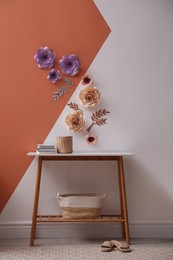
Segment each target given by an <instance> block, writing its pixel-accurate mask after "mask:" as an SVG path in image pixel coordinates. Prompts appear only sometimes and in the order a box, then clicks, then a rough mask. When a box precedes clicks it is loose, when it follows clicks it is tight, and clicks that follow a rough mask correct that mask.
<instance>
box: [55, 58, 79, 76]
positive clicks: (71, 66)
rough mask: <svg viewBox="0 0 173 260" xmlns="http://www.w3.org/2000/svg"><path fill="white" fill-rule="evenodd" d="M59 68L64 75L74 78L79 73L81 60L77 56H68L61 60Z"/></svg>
mask: <svg viewBox="0 0 173 260" xmlns="http://www.w3.org/2000/svg"><path fill="white" fill-rule="evenodd" d="M59 66H60V68H61V71H62V73H63V74H65V75H70V76H74V75H76V74H77V73H78V71H79V67H80V60H79V58H78V56H77V55H75V54H67V55H64V56H63V57H62V59H61V60H59Z"/></svg>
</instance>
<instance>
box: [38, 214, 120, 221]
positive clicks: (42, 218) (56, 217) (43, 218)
mask: <svg viewBox="0 0 173 260" xmlns="http://www.w3.org/2000/svg"><path fill="white" fill-rule="evenodd" d="M124 221H125V220H124V219H123V218H122V217H121V215H101V216H100V218H93V219H92V218H91V219H90V218H89V219H71V218H69V219H68V218H63V217H62V216H61V215H38V216H37V222H38V223H44V222H124Z"/></svg>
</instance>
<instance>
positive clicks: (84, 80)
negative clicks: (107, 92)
mask: <svg viewBox="0 0 173 260" xmlns="http://www.w3.org/2000/svg"><path fill="white" fill-rule="evenodd" d="M92 84H93V78H92V76H90V75H85V76H83V77H82V85H85V87H86V86H90V85H92Z"/></svg>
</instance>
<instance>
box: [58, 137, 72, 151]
mask: <svg viewBox="0 0 173 260" xmlns="http://www.w3.org/2000/svg"><path fill="white" fill-rule="evenodd" d="M56 148H57V152H58V153H72V152H73V137H72V136H58V137H57V138H56Z"/></svg>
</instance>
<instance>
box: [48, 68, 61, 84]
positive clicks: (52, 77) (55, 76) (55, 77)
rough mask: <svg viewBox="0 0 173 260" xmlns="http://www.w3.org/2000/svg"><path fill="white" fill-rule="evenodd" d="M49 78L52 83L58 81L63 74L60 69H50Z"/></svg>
mask: <svg viewBox="0 0 173 260" xmlns="http://www.w3.org/2000/svg"><path fill="white" fill-rule="evenodd" d="M47 79H48V80H50V81H51V82H52V83H56V82H57V81H58V80H60V79H61V74H60V72H59V70H55V69H52V70H51V71H49V73H48V76H47Z"/></svg>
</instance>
